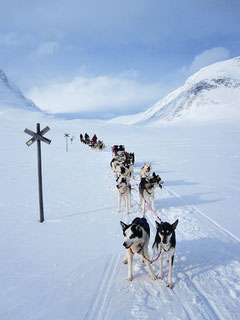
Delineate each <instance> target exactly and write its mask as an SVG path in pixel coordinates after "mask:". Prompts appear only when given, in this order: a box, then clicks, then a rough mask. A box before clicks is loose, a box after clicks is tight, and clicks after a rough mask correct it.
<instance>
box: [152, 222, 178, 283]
mask: <svg viewBox="0 0 240 320" xmlns="http://www.w3.org/2000/svg"><path fill="white" fill-rule="evenodd" d="M155 222H156V228H157V232H156V236H155V241H154V243H153V247H152V248H153V251H152V257H151V258H152V260H153V257H154V253H155V250H157V251H158V252H159V253H161V255H160V268H159V273H158V279H162V278H163V253H164V252H167V254H168V262H169V272H168V284H167V287H169V288H171V289H172V288H173V285H172V268H173V260H174V253H175V246H176V236H175V229H176V227H177V225H178V220H176V221H175V222H174V223H173V224H170V223H168V222H161V223H158V222H157V221H155Z"/></svg>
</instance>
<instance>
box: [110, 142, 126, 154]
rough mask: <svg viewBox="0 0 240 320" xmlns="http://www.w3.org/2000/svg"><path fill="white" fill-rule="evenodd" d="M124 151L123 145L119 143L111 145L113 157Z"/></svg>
mask: <svg viewBox="0 0 240 320" xmlns="http://www.w3.org/2000/svg"><path fill="white" fill-rule="evenodd" d="M123 152H125V146H124V145H122V144H120V145H117V144H115V145H114V146H113V147H112V155H113V157H117V156H120V155H121V153H123Z"/></svg>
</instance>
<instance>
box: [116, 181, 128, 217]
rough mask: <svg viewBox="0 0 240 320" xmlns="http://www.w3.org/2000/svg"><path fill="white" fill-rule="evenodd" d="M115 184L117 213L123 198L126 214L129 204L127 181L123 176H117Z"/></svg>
mask: <svg viewBox="0 0 240 320" xmlns="http://www.w3.org/2000/svg"><path fill="white" fill-rule="evenodd" d="M116 182H117V185H116V187H117V190H118V212H120V211H121V200H122V198H124V202H125V208H126V213H128V212H129V207H131V206H132V204H131V185H130V184H129V182H128V181H127V179H126V178H125V177H123V176H119V177H118V178H117V180H116Z"/></svg>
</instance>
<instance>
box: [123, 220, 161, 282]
mask: <svg viewBox="0 0 240 320" xmlns="http://www.w3.org/2000/svg"><path fill="white" fill-rule="evenodd" d="M120 224H121V226H122V231H123V236H124V243H123V246H124V247H125V248H126V249H127V255H126V258H125V259H124V260H123V263H124V264H126V263H127V264H128V277H127V280H129V281H132V279H133V276H132V261H133V255H134V254H135V253H138V254H143V255H144V256H145V257H146V258H147V259H148V243H149V237H150V228H149V224H148V222H147V220H146V219H145V218H139V217H137V218H135V219H134V220H133V221H132V223H131V224H129V225H127V224H125V223H123V222H122V221H120ZM144 261H145V262H146V265H147V269H148V273H149V275H150V278H151V279H152V280H156V277H155V276H154V274H153V272H152V268H151V265H150V263H149V261H147V260H144Z"/></svg>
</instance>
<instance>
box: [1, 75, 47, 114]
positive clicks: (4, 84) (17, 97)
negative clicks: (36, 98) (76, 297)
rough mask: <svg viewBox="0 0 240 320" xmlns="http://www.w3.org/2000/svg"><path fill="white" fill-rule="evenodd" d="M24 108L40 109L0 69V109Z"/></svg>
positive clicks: (30, 109)
mask: <svg viewBox="0 0 240 320" xmlns="http://www.w3.org/2000/svg"><path fill="white" fill-rule="evenodd" d="M9 108H11V109H12V108H13V109H24V110H29V111H41V110H40V109H39V108H38V107H37V106H36V105H35V104H34V103H33V101H32V100H30V99H27V98H25V97H24V95H23V94H22V92H21V91H20V90H19V89H18V88H17V87H16V86H14V85H13V84H12V83H10V81H9V80H8V78H7V76H6V74H5V73H4V72H3V71H2V70H1V69H0V109H9Z"/></svg>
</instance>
